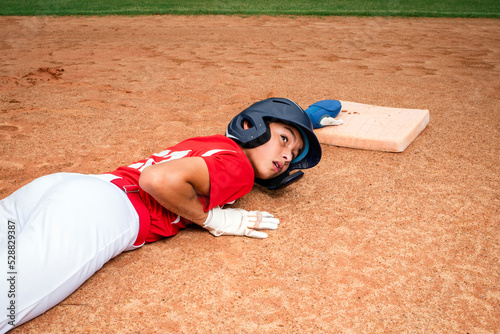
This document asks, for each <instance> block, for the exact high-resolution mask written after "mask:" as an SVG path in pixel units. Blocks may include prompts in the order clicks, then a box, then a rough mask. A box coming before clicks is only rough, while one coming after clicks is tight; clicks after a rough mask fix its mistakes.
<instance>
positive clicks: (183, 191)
mask: <svg viewBox="0 0 500 334" xmlns="http://www.w3.org/2000/svg"><path fill="white" fill-rule="evenodd" d="M139 185H140V187H141V188H142V189H143V190H144V191H146V192H147V193H149V194H150V195H151V196H153V197H154V198H155V199H156V200H157V201H158V202H159V203H160V204H161V205H162V206H163V207H165V208H166V209H167V210H169V211H171V212H173V213H176V214H178V215H180V216H181V217H184V218H186V219H189V220H190V221H192V222H193V223H195V224H198V225H203V223H204V222H205V221H206V219H207V217H208V213H206V212H204V211H203V205H202V204H201V202H200V200H199V199H198V196H197V194H200V195H205V196H208V195H209V193H210V176H209V173H208V167H207V165H206V163H205V161H204V160H203V158H200V157H188V158H182V159H177V160H170V161H167V162H164V163H160V164H156V165H151V166H149V167H147V168H145V169H144V170H143V171H142V173H141V176H140V178H139Z"/></svg>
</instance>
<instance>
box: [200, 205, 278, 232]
mask: <svg viewBox="0 0 500 334" xmlns="http://www.w3.org/2000/svg"><path fill="white" fill-rule="evenodd" d="M279 222H280V221H279V219H278V218H274V216H273V215H272V214H270V213H268V212H262V211H246V210H243V209H221V208H220V207H216V208H213V209H212V210H210V211H209V213H208V218H207V220H206V221H205V223H204V224H203V227H204V228H206V229H207V230H208V231H209V232H210V233H212V234H213V235H215V236H216V237H218V236H221V235H244V236H247V237H251V238H259V239H263V238H267V234H266V233H264V232H260V231H256V230H276V229H277V228H278V224H279Z"/></svg>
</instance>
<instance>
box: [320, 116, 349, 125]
mask: <svg viewBox="0 0 500 334" xmlns="http://www.w3.org/2000/svg"><path fill="white" fill-rule="evenodd" d="M319 124H321V125H322V126H328V125H341V124H344V121H343V120H341V119H335V118H333V117H323V118H322V119H321V121H320V122H319Z"/></svg>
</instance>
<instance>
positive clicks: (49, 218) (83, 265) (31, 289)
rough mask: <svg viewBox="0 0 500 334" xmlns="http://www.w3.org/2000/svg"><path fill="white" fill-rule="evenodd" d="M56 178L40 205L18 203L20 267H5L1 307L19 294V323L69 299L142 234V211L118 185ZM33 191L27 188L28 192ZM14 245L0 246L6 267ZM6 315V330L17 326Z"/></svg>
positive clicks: (0, 263) (0, 321)
mask: <svg viewBox="0 0 500 334" xmlns="http://www.w3.org/2000/svg"><path fill="white" fill-rule="evenodd" d="M53 178H54V179H56V178H57V179H58V180H57V182H56V183H57V184H49V185H48V186H47V187H46V188H47V190H48V191H46V192H45V194H43V195H42V196H39V199H38V201H36V203H35V205H34V207H30V208H25V209H24V210H23V209H22V208H17V209H16V210H17V211H18V215H17V216H15V217H9V218H10V219H11V221H13V222H14V223H15V224H19V226H22V227H20V232H19V233H18V234H17V235H16V240H15V241H16V250H15V252H16V261H15V267H14V271H12V270H10V269H12V268H10V269H9V268H7V269H6V270H5V271H4V270H2V271H0V294H1V295H0V301H1V303H0V304H1V305H0V310H2V309H3V310H7V306H8V305H10V304H11V303H12V300H14V303H15V308H16V311H15V323H16V324H21V323H23V322H26V321H28V320H30V319H32V318H34V317H36V316H38V315H40V314H42V313H44V312H45V311H47V310H48V309H50V308H51V307H53V306H55V305H57V304H58V303H59V302H61V301H62V300H64V299H65V298H66V297H68V296H69V295H70V294H71V293H72V292H73V291H75V290H76V289H77V288H78V287H79V286H80V285H81V284H83V283H84V282H85V281H86V280H87V279H88V278H89V277H90V276H92V275H93V274H94V273H95V272H96V271H97V270H99V269H100V268H101V267H102V266H103V265H104V264H105V263H106V262H107V261H109V260H110V259H111V258H112V257H114V256H116V255H118V254H120V253H121V252H123V251H124V250H125V249H127V248H129V247H130V246H131V245H132V244H133V243H134V241H135V238H136V237H137V232H138V229H139V222H138V217H137V213H136V212H135V210H134V208H133V206H132V205H131V204H130V202H129V201H128V199H127V197H126V195H125V194H124V193H123V192H122V191H120V190H119V189H118V188H117V187H116V186H114V185H113V184H110V183H108V182H105V181H102V180H99V179H97V178H95V177H93V176H87V175H79V174H63V175H60V174H57V175H56V176H53ZM45 182H47V181H45ZM49 183H50V182H49ZM37 192H38V191H35V193H37ZM28 195H29V192H28V191H26V192H25V193H24V194H23V197H24V196H28ZM19 198H20V197H19ZM6 200H9V199H6ZM32 202H33V203H34V202H35V201H32ZM18 204H19V203H18ZM18 206H21V207H22V205H18ZM4 211H7V210H4ZM14 211H15V210H14ZM14 211H13V210H10V212H9V214H10V213H12V212H14ZM0 218H1V219H2V220H5V219H9V218H7V217H5V212H3V213H2V212H0ZM16 219H19V220H21V219H22V220H23V221H15V220H16ZM2 224H4V222H3V221H2ZM8 251H9V249H8V247H7V248H3V249H0V268H6V266H5V265H6V264H7V258H8V255H9V253H8ZM4 264H5V265H4ZM8 272H15V273H16V275H10V276H9V274H7V273H8ZM4 273H5V274H4ZM4 275H5V276H6V277H5V278H3V277H1V276H4ZM9 277H14V278H15V281H16V282H15V283H16V285H15V297H16V298H15V299H12V298H10V297H9V296H8V291H9V289H10V290H12V289H11V284H10V283H11V282H9V281H7V278H9ZM4 305H7V306H5V307H4ZM0 312H1V311H0ZM6 316H8V314H7V312H4V314H2V313H0V332H2V331H4V330H8V329H10V328H11V327H10V325H9V321H10V320H11V318H8V317H7V318H6Z"/></svg>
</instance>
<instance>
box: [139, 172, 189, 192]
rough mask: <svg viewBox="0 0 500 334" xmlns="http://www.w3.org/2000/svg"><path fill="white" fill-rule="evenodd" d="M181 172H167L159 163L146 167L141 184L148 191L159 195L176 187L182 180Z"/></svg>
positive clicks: (141, 177) (141, 176) (140, 178)
mask: <svg viewBox="0 0 500 334" xmlns="http://www.w3.org/2000/svg"><path fill="white" fill-rule="evenodd" d="M178 174H179V173H176V172H175V171H172V170H170V171H168V172H166V171H165V170H164V169H163V168H159V166H157V165H153V166H149V167H147V168H145V169H144V170H143V171H142V173H141V175H140V177H139V186H140V187H141V188H142V189H143V190H144V191H145V192H147V193H149V194H151V195H153V196H158V195H163V194H164V193H165V192H166V191H169V190H172V189H176V187H178V183H179V182H182V178H181V177H180V175H178Z"/></svg>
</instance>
